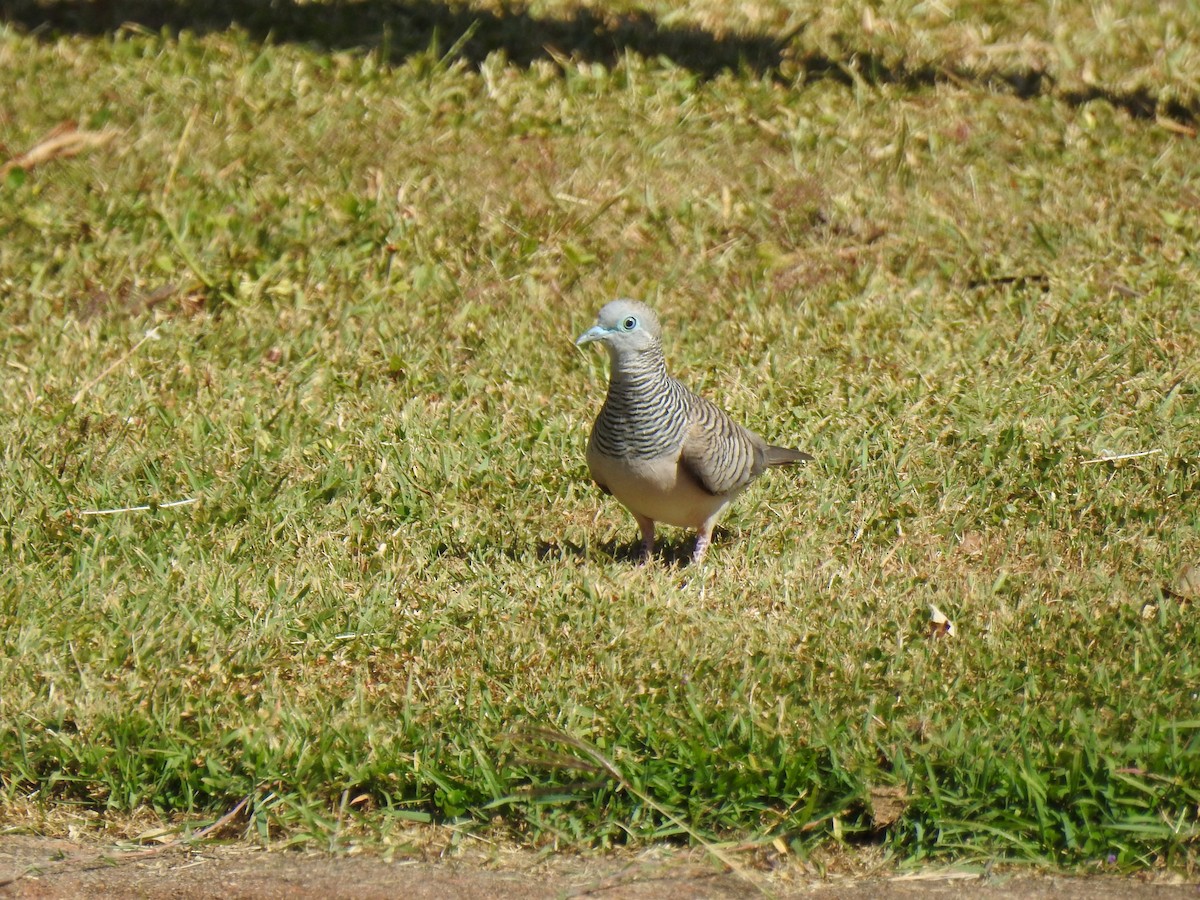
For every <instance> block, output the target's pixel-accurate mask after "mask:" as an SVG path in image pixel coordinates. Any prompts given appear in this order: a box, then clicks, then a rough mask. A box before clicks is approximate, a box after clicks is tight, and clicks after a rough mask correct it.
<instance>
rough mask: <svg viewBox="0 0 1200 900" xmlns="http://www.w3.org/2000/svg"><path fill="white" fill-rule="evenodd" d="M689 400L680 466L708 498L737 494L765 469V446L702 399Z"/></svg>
mask: <svg viewBox="0 0 1200 900" xmlns="http://www.w3.org/2000/svg"><path fill="white" fill-rule="evenodd" d="M691 400H692V403H691V409H690V415H689V424H688V430H687V432H686V434H685V435H684V438H683V447H682V448H681V450H680V454H679V462H680V465H682V466H683V467H684V469H685V470H686V471H687V472H688V473H689V474H690V475H692V477H694V478H695V479H696V480H697V481H698V482H700V484H701V486H702V487H703V488H704V489H705V490H706V491H708V492H709V493H710V494H713V495H715V496H720V495H722V494H730V493H733V492H734V491H737V490H740V489H741V488H743V487H745V486H746V485H747V484H749V483H750V482H751V481H753V480H754V479H755V478H756V477H757V476H758V475H760V474H761V473H762V471H763V469H764V468H766V460H765V453H766V442H765V441H764V440H763V439H762V438H760V437H759V436H758V435H756V434H755V433H754V432H752V431H749V430H748V429H745V428H743V427H742V426H741V425H739V424H738V423H737V422H735V421H733V419H731V418H729V416H727V415H726V414H725V413H724V412H722V411H721V410H720V409H718V408H717V407H716V406H714V405H713V404H712V403H709V402H708V401H707V400H705V399H704V398H703V397H699V396H697V395H695V394H692V396H691Z"/></svg>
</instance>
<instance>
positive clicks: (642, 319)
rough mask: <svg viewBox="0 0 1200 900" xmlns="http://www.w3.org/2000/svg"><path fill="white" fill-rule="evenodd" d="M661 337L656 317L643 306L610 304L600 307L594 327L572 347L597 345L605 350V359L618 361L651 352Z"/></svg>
mask: <svg viewBox="0 0 1200 900" xmlns="http://www.w3.org/2000/svg"><path fill="white" fill-rule="evenodd" d="M661 334H662V330H661V329H660V327H659V324H658V316H656V315H655V314H654V310H652V309H651V308H650V307H648V306H647V305H646V304H645V303H639V302H638V301H637V300H613V301H612V302H611V303H606V304H604V306H603V307H601V309H600V314H599V315H598V316H597V317H596V324H595V325H593V326H592V327H591V328H589V329H588V330H587V331H585V332H584V333H583V334H581V335H580V336H579V337H578V338H577V339H576V341H575V346H577V347H582V346H583V345H584V344H590V343H591V342H592V341H600V343H602V344H604V346H605V347H607V348H608V352H609V355H610V356H612V358H613V359H618V358H619V357H621V356H625V355H628V354H634V353H644V352H646V351H647V350H653V349H655V348H656V347H658V346H659V337H660V336H661Z"/></svg>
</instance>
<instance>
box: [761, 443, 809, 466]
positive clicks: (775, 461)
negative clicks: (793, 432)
mask: <svg viewBox="0 0 1200 900" xmlns="http://www.w3.org/2000/svg"><path fill="white" fill-rule="evenodd" d="M812 459H813V458H812V457H811V456H809V455H808V454H807V453H801V452H800V451H799V450H789V449H788V448H787V447H771V446H768V447H767V450H766V453H765V454H764V456H763V460H764V461H765V462H766V464H767V465H768V466H801V465H804V464H805V463H808V462H812Z"/></svg>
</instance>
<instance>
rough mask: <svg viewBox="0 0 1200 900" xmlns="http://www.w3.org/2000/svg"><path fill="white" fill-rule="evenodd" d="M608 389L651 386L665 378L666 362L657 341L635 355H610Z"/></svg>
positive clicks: (627, 353)
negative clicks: (610, 364)
mask: <svg viewBox="0 0 1200 900" xmlns="http://www.w3.org/2000/svg"><path fill="white" fill-rule="evenodd" d="M609 357H610V359H611V360H612V371H611V372H610V373H609V379H608V380H609V387H610V389H611V388H613V387H618V386H620V387H624V386H631V387H632V386H637V385H643V384H652V383H655V382H658V381H662V380H665V379H666V378H667V361H666V359H664V358H663V352H662V345H661V344H659V343H658V342H657V341H656V342H655V343H653V344H651V345H650V346H649V347H647V348H646V349H645V350H639V351H637V352H636V353H629V352H626V353H610V354H609Z"/></svg>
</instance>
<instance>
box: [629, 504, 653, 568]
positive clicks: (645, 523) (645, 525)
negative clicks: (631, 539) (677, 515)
mask: <svg viewBox="0 0 1200 900" xmlns="http://www.w3.org/2000/svg"><path fill="white" fill-rule="evenodd" d="M633 517H634V518H635V519H637V523H638V528H640V529H641V530H642V565H643V566H644V565H646V564H647V563H649V562H650V560H652V559H653V558H654V520H653V519H647V518H646V517H645V516H639V515H637V514H636V513H634V516H633Z"/></svg>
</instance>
